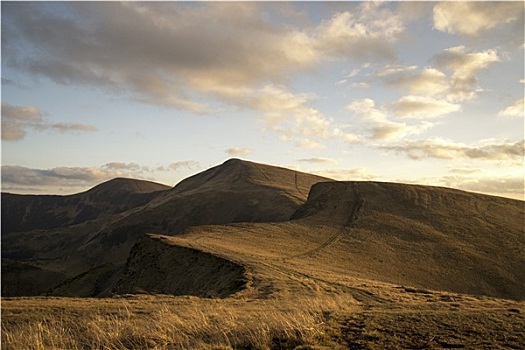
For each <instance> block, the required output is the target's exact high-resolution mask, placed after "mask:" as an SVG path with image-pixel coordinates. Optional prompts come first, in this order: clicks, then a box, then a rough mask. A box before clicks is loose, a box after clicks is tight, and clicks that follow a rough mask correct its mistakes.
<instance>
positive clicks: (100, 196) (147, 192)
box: [2, 178, 171, 233]
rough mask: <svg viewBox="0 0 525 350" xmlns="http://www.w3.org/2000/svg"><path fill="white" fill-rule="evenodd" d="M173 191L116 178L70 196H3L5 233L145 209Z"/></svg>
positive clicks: (8, 194) (138, 181)
mask: <svg viewBox="0 0 525 350" xmlns="http://www.w3.org/2000/svg"><path fill="white" fill-rule="evenodd" d="M170 188H171V187H169V186H165V185H161V184H158V183H154V182H150V181H143V180H134V179H124V178H116V179H113V180H110V181H107V182H105V183H102V184H100V185H98V186H95V187H94V188H92V189H90V190H88V191H86V192H83V193H78V194H74V195H69V196H54V195H18V194H11V193H2V233H9V232H21V231H29V230H39V229H44V230H47V229H54V228H58V227H63V226H69V225H75V224H79V223H82V222H85V221H88V220H93V219H98V218H104V217H108V216H110V215H113V214H117V213H121V212H124V211H126V210H129V209H131V208H135V207H138V206H142V205H144V204H146V203H148V202H150V201H151V200H153V199H154V198H156V197H158V196H159V195H160V194H161V193H162V192H163V191H167V190H169V189H170Z"/></svg>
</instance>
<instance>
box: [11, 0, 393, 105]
mask: <svg viewBox="0 0 525 350" xmlns="http://www.w3.org/2000/svg"><path fill="white" fill-rule="evenodd" d="M289 7H290V5H284V4H283V5H280V4H264V3H237V2H234V3H171V2H165V3H159V2H155V3H137V2H129V3H128V2H123V3H116V2H109V3H108V2H86V3H70V2H69V3H68V2H66V3H9V4H5V6H3V18H4V21H3V22H4V23H3V27H5V35H3V38H2V39H3V40H2V48H3V53H4V55H5V59H6V63H7V65H8V66H11V67H14V68H18V69H20V70H25V71H29V72H31V73H33V74H36V75H41V76H45V77H48V78H50V79H52V80H54V81H56V82H59V83H64V84H67V83H77V84H90V85H96V86H105V87H108V88H114V89H117V88H118V89H125V90H128V91H132V92H134V93H136V96H137V98H138V99H141V100H144V101H147V102H150V103H155V104H165V105H172V106H175V107H178V108H182V109H188V110H191V111H194V112H199V111H200V112H203V111H207V110H209V108H210V107H209V106H206V105H201V104H199V103H197V102H196V101H197V100H198V97H199V95H200V94H205V95H208V96H212V97H215V98H217V99H218V100H219V101H220V102H225V103H234V104H235V103H236V102H237V101H238V100H239V96H238V94H239V93H240V94H243V92H247V93H248V94H249V93H251V92H252V91H253V89H254V87H256V86H260V85H261V84H281V83H282V82H285V81H286V80H287V78H288V77H289V75H290V74H294V72H297V71H304V70H310V69H312V68H313V67H314V66H315V65H316V64H318V63H320V62H322V61H324V60H331V59H334V58H335V59H362V58H363V57H367V58H369V57H374V58H378V59H380V58H383V59H384V58H387V59H388V58H392V55H393V48H392V44H393V41H395V40H396V37H397V36H398V35H399V33H400V32H401V31H402V30H403V27H402V24H401V22H400V19H399V18H398V17H397V16H396V15H395V14H393V13H391V12H390V11H389V10H387V9H386V8H380V7H381V5H372V4H366V3H364V4H362V5H361V6H357V8H356V11H355V12H353V13H349V12H342V13H336V14H334V16H333V17H332V18H331V19H329V20H325V21H323V22H322V23H321V24H320V25H319V26H317V27H313V28H312V27H307V26H304V25H303V26H302V27H299V26H298V24H294V25H295V26H283V25H278V24H277V23H276V22H272V21H270V20H269V19H268V18H269V17H268V14H269V15H270V17H271V16H272V15H274V14H275V13H276V12H279V11H280V9H281V8H286V11H290V8H289ZM265 14H266V15H265ZM370 19H374V20H370ZM36 52H38V53H39V54H38V55H36V54H35V53H36ZM232 90H234V92H235V93H234V95H235V96H234V97H235V98H233V99H231V98H229V97H231V94H229V93H228V91H230V92H231V91H232ZM243 95H244V94H243ZM252 107H254V106H252Z"/></svg>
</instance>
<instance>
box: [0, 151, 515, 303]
mask: <svg viewBox="0 0 525 350" xmlns="http://www.w3.org/2000/svg"><path fill="white" fill-rule="evenodd" d="M307 193H309V194H308V198H307V197H306V195H307ZM524 218H525V212H524V205H523V202H522V201H517V200H511V199H505V198H499V197H493V196H486V195H481V194H473V193H468V192H464V191H459V190H453V189H448V188H439V187H430V186H417V185H406V184H394V183H379V182H336V181H331V180H328V179H325V178H321V177H317V176H314V175H309V174H304V173H298V172H295V171H292V170H288V169H284V168H279V167H273V166H269V165H263V164H257V163H253V162H247V161H241V160H238V159H232V160H229V161H226V162H225V163H223V164H221V165H218V166H216V167H214V168H211V169H209V170H206V171H204V172H202V173H199V174H196V175H194V176H192V177H190V178H188V179H186V180H184V181H182V182H181V183H180V184H178V185H177V186H175V187H174V188H173V189H171V190H168V191H163V192H162V193H161V195H160V196H157V197H156V198H154V199H153V200H151V201H150V202H148V203H147V204H145V205H143V206H140V207H135V208H132V209H130V210H128V211H125V212H122V213H120V214H117V215H112V216H109V217H106V218H101V219H98V220H92V221H89V222H85V223H82V224H78V225H73V226H66V227H61V228H58V229H54V230H43V231H26V232H19V233H11V234H6V235H3V238H2V253H3V258H6V259H10V263H9V264H7V265H6V266H8V267H9V268H10V269H11V270H12V271H16V269H18V268H19V267H16V266H17V265H16V263H18V264H22V265H23V267H24V268H25V269H27V268H28V267H31V266H32V267H34V268H38V269H42V270H43V271H45V272H46V273H48V274H52V275H53V276H61V278H54V279H51V280H50V281H52V282H50V281H41V285H38V286H35V285H33V286H32V290H53V294H55V295H70V296H75V295H76V296H97V295H98V296H102V295H111V294H112V293H114V292H119V291H126V293H127V292H130V291H133V290H135V289H136V288H135V287H133V285H134V284H135V283H139V284H141V283H142V282H140V280H141V278H142V277H141V278H139V277H137V276H138V275H136V274H133V273H130V272H129V271H130V266H129V265H130V264H132V265H133V266H149V265H150V264H152V262H151V261H147V260H146V259H145V258H143V259H142V260H141V259H139V257H149V259H153V260H154V261H156V260H155V259H156V258H157V257H160V256H162V254H161V253H155V254H153V253H151V254H146V255H144V254H140V253H139V252H137V249H138V248H135V249H134V252H135V253H134V254H135V255H134V258H133V259H131V257H130V255H129V253H130V250H131V249H132V247H133V246H134V245H135V244H136V243H137V242H139V241H141V240H142V239H143V237H144V233H146V232H150V233H156V234H163V235H166V236H173V237H172V238H169V239H168V238H166V240H168V241H169V242H170V244H173V245H175V246H179V247H181V248H189V249H191V250H192V251H193V252H194V253H192V254H194V255H192V256H195V257H198V256H199V253H198V252H202V254H204V256H203V258H202V259H204V260H203V261H212V260H213V259H214V258H209V254H211V255H213V256H215V257H217V258H220V259H226V260H227V261H231V262H234V263H235V264H237V265H239V266H242V267H243V268H248V269H249V270H250V271H252V272H251V273H253V274H255V275H257V274H261V275H260V276H259V277H255V279H256V281H259V282H260V283H262V284H258V283H255V282H254V283H251V284H250V283H249V285H251V286H252V287H253V289H252V292H253V293H255V294H257V293H259V294H265V293H267V291H268V290H270V289H268V288H267V286H268V285H272V286H273V287H272V288H271V289H277V290H286V289H287V288H292V289H293V288H295V287H290V286H288V287H287V286H286V285H287V284H288V282H287V281H288V280H289V279H290V276H300V275H305V276H308V278H315V279H319V280H321V281H324V282H323V283H341V281H348V280H351V279H355V278H357V279H365V280H375V281H381V282H387V283H394V284H402V285H409V286H412V287H414V288H424V289H432V290H443V291H448V292H454V293H467V294H476V295H487V296H493V297H500V298H510V299H516V300H522V299H525V292H523V291H524V290H525V279H524V275H523V271H525V258H524V257H525V238H524V235H523V225H522V224H523V222H524ZM164 242H165V241H164ZM147 246H149V245H143V247H147ZM156 249H158V247H157V248H156ZM170 251H173V249H170ZM175 251H177V250H176V249H175ZM183 251H184V249H182V250H181V252H183ZM180 254H183V253H180ZM195 254H196V255H195ZM169 259H173V261H176V257H175V256H172V257H171V258H169ZM169 259H167V258H166V259H164V260H162V261H156V262H155V263H154V266H156V269H158V270H159V271H164V270H165V271H170V270H173V268H172V267H167V266H165V264H166V263H167V261H169ZM192 259H193V258H192ZM195 259H197V258H195ZM210 259H211V260H210ZM220 259H219V260H220ZM126 262H127V265H126ZM179 264H180V263H179ZM197 265H198V269H197V270H195V271H193V270H192V268H193V265H191V264H190V265H188V266H187V271H186V272H185V274H186V275H187V276H191V275H193V276H201V275H202V276H204V275H213V273H212V271H214V270H213V269H214V268H215V267H216V266H215V264H210V263H206V264H201V263H199V264H197ZM208 265H209V266H208ZM207 266H208V267H207ZM15 267H16V268H15ZM196 268H197V267H196ZM207 268H209V269H211V270H210V271H206V269H207ZM135 269H136V268H135ZM11 270H7V267H6V269H5V270H4V273H5V275H4V276H5V278H14V279H16V278H17V277H16V273H13V272H12V271H11ZM173 271H179V270H177V269H175V270H173ZM177 273H178V274H180V273H182V272H180V271H179V272H177ZM23 276H24V275H22V276H20V277H18V278H22V279H23ZM28 276H30V274H28ZM126 276H127V277H126ZM262 276H267V277H262ZM268 276H270V277H268ZM276 276H281V277H279V280H281V282H282V283H284V285H283V286H279V287H276V285H277V284H278V281H277V280H276ZM159 278H160V277H158V278H157V277H156V279H157V280H159ZM60 280H62V281H65V282H63V283H62V282H60ZM4 281H8V280H7V279H4ZM261 281H266V282H261ZM17 282H20V281H17ZM34 283H37V282H35V281H33V284H34ZM185 283H189V282H185ZM279 283H280V282H279ZM14 285H18V286H21V287H20V289H18V290H10V291H9V293H11V294H10V295H20V294H21V295H23V294H25V293H27V292H26V291H24V288H23V286H24V283H17V284H14ZM264 285H266V287H264ZM148 286H150V287H151V286H152V285H151V284H148V283H146V284H145V285H143V286H141V287H140V288H141V289H142V290H145V291H147V290H148V289H149V288H150V287H148ZM224 288H226V289H228V288H230V287H224ZM231 288H233V287H231ZM161 290H162V291H164V292H166V293H167V292H168V291H169V290H171V292H170V293H175V294H177V293H182V294H184V293H190V294H194V295H202V294H203V293H204V294H206V293H207V292H206V291H205V290H204V289H203V291H201V292H199V290H198V288H191V289H190V290H188V291H186V292H184V293H183V292H180V291H179V292H175V291H174V290H176V288H175V289H170V288H169V287H168V286H166V287H162V288H161ZM232 290H235V288H233V289H232ZM4 291H6V292H7V290H4ZM262 291H266V292H262ZM199 293H200V294H199ZM219 294H221V293H219Z"/></svg>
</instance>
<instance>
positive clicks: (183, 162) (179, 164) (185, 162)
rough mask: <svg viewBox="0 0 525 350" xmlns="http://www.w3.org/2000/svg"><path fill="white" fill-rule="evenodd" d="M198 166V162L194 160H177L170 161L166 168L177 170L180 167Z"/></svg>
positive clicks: (192, 167) (190, 167) (191, 167)
mask: <svg viewBox="0 0 525 350" xmlns="http://www.w3.org/2000/svg"><path fill="white" fill-rule="evenodd" d="M198 167H199V162H196V161H194V160H181V161H178V162H174V163H171V164H170V165H168V168H170V169H172V170H179V169H180V168H187V169H195V168H198Z"/></svg>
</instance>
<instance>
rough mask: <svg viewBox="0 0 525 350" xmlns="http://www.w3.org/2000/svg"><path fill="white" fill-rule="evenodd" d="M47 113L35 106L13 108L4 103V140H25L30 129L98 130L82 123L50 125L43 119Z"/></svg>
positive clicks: (59, 130)
mask: <svg viewBox="0 0 525 350" xmlns="http://www.w3.org/2000/svg"><path fill="white" fill-rule="evenodd" d="M45 114H46V113H44V112H42V111H40V110H39V109H37V108H36V107H33V106H13V105H11V104H10V103H2V140H4V141H18V140H21V139H23V138H24V137H25V136H26V134H27V130H28V129H33V130H39V131H42V130H49V129H51V130H56V131H58V132H62V133H63V132H75V131H78V132H88V131H95V130H96V128H95V127H94V126H92V125H89V124H80V123H50V122H47V121H46V120H44V119H43V118H42V116H43V115H45Z"/></svg>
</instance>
